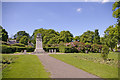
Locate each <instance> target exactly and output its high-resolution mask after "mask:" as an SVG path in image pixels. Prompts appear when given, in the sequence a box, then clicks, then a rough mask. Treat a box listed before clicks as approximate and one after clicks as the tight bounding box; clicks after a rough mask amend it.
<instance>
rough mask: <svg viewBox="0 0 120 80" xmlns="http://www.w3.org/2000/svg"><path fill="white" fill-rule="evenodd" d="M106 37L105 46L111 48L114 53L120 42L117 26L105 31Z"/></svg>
mask: <svg viewBox="0 0 120 80" xmlns="http://www.w3.org/2000/svg"><path fill="white" fill-rule="evenodd" d="M104 33H105V35H104V41H105V44H106V45H107V46H108V47H110V48H111V50H112V51H113V49H114V48H115V46H116V45H117V42H118V40H117V39H118V37H119V36H118V30H117V25H115V27H114V26H113V25H112V26H109V27H108V28H107V29H106V30H105V31H104Z"/></svg>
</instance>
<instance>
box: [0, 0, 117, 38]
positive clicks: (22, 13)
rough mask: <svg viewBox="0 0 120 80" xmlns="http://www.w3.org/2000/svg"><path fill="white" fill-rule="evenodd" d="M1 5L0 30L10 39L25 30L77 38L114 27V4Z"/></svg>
mask: <svg viewBox="0 0 120 80" xmlns="http://www.w3.org/2000/svg"><path fill="white" fill-rule="evenodd" d="M108 1H109V0H103V1H102V2H87V0H86V2H3V3H2V26H3V27H4V28H5V29H6V30H7V31H8V33H9V35H10V36H12V35H14V34H16V33H17V31H20V30H25V31H26V32H28V33H29V34H30V35H32V33H33V31H34V30H35V29H39V28H44V29H54V30H55V31H59V32H60V31H62V30H69V31H70V32H71V33H72V34H73V35H74V36H79V35H81V34H82V33H83V32H85V31H87V30H91V31H94V30H95V29H99V32H100V35H101V36H103V34H104V30H105V29H106V28H107V27H109V26H110V25H114V24H115V23H116V21H117V20H116V19H115V18H113V17H112V12H113V11H112V5H113V3H114V2H108Z"/></svg>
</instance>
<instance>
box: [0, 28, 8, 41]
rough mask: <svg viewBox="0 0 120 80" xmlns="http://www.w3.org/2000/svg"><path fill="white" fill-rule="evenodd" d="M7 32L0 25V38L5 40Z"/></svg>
mask: <svg viewBox="0 0 120 80" xmlns="http://www.w3.org/2000/svg"><path fill="white" fill-rule="evenodd" d="M7 39H8V32H7V31H6V30H5V29H3V27H2V26H0V40H2V41H5V42H7Z"/></svg>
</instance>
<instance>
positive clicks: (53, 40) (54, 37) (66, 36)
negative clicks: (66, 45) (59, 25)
mask: <svg viewBox="0 0 120 80" xmlns="http://www.w3.org/2000/svg"><path fill="white" fill-rule="evenodd" d="M37 33H41V34H42V39H43V44H59V43H60V42H71V41H72V39H73V35H72V34H71V33H70V32H69V31H61V32H60V33H59V32H56V31H55V30H53V29H43V28H40V29H36V30H35V31H34V33H33V35H32V42H33V43H34V44H35V42H36V35H37Z"/></svg>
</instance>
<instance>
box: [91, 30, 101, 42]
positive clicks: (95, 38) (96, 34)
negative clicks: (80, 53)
mask: <svg viewBox="0 0 120 80" xmlns="http://www.w3.org/2000/svg"><path fill="white" fill-rule="evenodd" d="M93 43H96V44H99V43H100V35H99V32H98V29H96V30H95V35H94V40H93Z"/></svg>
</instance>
